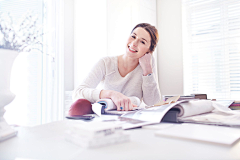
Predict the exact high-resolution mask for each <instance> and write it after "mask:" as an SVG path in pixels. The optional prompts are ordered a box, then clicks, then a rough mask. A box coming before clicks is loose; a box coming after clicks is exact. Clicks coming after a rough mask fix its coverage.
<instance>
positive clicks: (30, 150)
mask: <svg viewBox="0 0 240 160" xmlns="http://www.w3.org/2000/svg"><path fill="white" fill-rule="evenodd" d="M66 129H67V120H64V121H58V122H53V123H48V124H44V125H40V126H36V127H19V129H18V135H17V136H16V137H14V138H11V139H9V140H6V141H3V142H1V143H0V159H15V158H24V159H51V160H53V159H58V160H61V159H64V160H66V159H104V160H107V159H109V160H110V159H111V160H112V159H240V152H239V151H240V142H237V143H236V144H234V145H233V146H224V145H218V144H212V143H206V142H196V141H191V140H183V139H175V138H166V137H157V136H155V135H154V132H155V131H156V130H151V129H146V128H139V129H133V130H128V131H127V132H129V133H130V135H131V140H130V142H125V143H121V144H115V145H110V146H105V147H101V148H95V149H86V148H81V147H79V146H77V145H75V144H72V143H70V142H67V141H66V140H65V131H66Z"/></svg>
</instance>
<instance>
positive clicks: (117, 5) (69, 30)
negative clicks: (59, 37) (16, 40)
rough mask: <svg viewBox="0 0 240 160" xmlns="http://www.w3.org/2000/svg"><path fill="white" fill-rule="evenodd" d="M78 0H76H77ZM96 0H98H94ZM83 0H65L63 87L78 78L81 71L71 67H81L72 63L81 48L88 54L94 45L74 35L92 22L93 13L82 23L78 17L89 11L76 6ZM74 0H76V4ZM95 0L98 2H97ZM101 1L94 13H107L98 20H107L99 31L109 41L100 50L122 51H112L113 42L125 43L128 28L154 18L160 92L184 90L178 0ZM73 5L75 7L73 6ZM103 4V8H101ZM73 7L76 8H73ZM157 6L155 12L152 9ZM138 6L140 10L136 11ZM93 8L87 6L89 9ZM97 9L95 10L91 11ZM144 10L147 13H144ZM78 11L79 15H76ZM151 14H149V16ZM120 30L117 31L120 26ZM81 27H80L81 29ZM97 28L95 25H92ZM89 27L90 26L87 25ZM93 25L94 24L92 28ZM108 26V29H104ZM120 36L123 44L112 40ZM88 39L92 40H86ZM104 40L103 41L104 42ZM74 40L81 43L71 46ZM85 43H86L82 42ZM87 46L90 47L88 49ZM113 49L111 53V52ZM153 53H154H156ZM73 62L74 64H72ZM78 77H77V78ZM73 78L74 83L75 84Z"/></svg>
mask: <svg viewBox="0 0 240 160" xmlns="http://www.w3.org/2000/svg"><path fill="white" fill-rule="evenodd" d="M76 1H77V2H76ZM95 1H99V0H95ZM80 2H83V1H82V0H65V7H66V8H67V10H68V11H66V9H65V25H66V27H65V36H67V37H66V40H65V42H66V43H65V45H64V47H65V90H72V89H74V87H76V86H77V85H78V84H79V83H80V82H79V81H80V79H81V77H78V75H81V73H78V72H77V71H76V70H75V71H74V68H76V67H80V66H79V65H80V64H75V65H74V59H75V63H81V61H78V60H77V57H78V55H79V54H81V48H82V47H83V48H85V49H84V50H82V51H85V52H84V53H82V54H86V57H87V54H88V53H89V52H90V51H93V50H92V49H94V48H95V46H92V45H91V43H92V42H94V41H87V43H86V44H81V42H80V41H79V39H80V38H81V36H80V37H79V38H76V35H81V33H84V32H86V31H87V30H86V29H87V28H88V26H90V24H91V23H93V21H91V20H93V19H95V18H94V16H93V15H92V16H90V18H88V19H85V22H87V23H85V26H84V25H83V26H81V25H82V24H81V23H80V18H81V16H85V17H86V16H88V15H89V13H82V12H81V10H80V9H81V7H80V8H79V7H78V5H80V4H79V3H80ZM75 3H76V4H75ZM92 3H93V2H92V1H91V3H90V2H89V6H91V4H92ZM97 3H98V2H97ZM99 3H100V4H97V5H96V4H95V5H94V6H98V7H97V8H95V9H97V10H102V12H101V13H100V14H99V15H97V16H98V18H99V16H101V15H102V16H104V14H106V17H105V18H107V19H109V21H108V22H107V19H104V17H100V20H101V19H103V21H101V22H102V23H98V24H101V25H105V24H103V23H104V22H107V23H106V24H107V25H106V26H103V27H106V30H104V31H103V33H102V35H103V36H104V34H106V37H104V38H103V41H105V42H106V43H108V46H107V47H106V48H102V50H103V51H106V54H108V55H114V54H118V53H121V51H118V52H116V53H115V52H114V50H115V46H116V45H124V44H125V42H126V39H127V37H126V38H125V36H128V34H130V31H129V29H130V30H131V29H132V27H133V26H134V25H135V24H137V23H140V22H148V23H151V24H153V25H154V19H155V20H156V19H157V21H155V23H156V26H157V28H158V31H159V37H160V39H159V43H158V47H157V49H156V52H157V61H158V72H159V73H158V75H159V76H158V77H159V85H160V89H161V93H162V95H169V94H183V65H182V61H183V60H182V41H181V38H182V37H181V36H182V35H181V32H182V26H181V0H156V1H155V0H139V1H138V0H107V1H106V0H104V1H102V0H101V1H100V2H99ZM74 6H75V7H74ZM102 7H103V8H102ZM104 7H106V8H105V9H107V12H105V11H103V9H104ZM74 9H75V10H77V11H75V12H74ZM155 9H156V11H155V13H154V10H155ZM139 10H141V12H139ZM91 11H93V10H90V11H89V12H91ZM94 13H96V12H94ZM145 13H148V14H147V15H152V16H147V15H146V14H145ZM76 14H78V15H79V16H77V17H75V15H76ZM149 17H151V18H149ZM73 19H74V20H75V21H78V22H77V24H74V22H73ZM74 25H75V27H74V28H77V29H79V28H78V27H79V26H80V27H82V28H83V27H84V28H85V30H81V31H79V32H77V33H75V32H74V28H73V26H74ZM121 27H122V30H123V32H118V31H119V28H120V29H121ZM84 28H83V29H84ZM95 28H96V27H95ZM90 29H92V28H90ZM93 29H94V28H93ZM107 30H108V31H109V32H107ZM73 34H74V35H75V40H76V41H78V42H75V43H74V38H73V37H74V35H73ZM119 36H120V37H121V38H120V39H121V43H122V44H115V43H114V42H115V40H116V39H117V37H119ZM89 42H91V43H89ZM105 42H104V43H105ZM74 44H76V45H78V46H82V47H78V49H76V48H75V49H73V48H74ZM85 45H87V46H85ZM89 48H90V49H89ZM73 52H75V53H74V54H75V57H74V58H73ZM113 52H114V53H113ZM155 54H156V53H155ZM73 65H74V67H73ZM78 79H79V80H78ZM74 80H75V86H74Z"/></svg>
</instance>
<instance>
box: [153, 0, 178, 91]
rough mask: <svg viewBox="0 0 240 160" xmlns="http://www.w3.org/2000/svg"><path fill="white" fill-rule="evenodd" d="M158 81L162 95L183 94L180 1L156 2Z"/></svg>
mask: <svg viewBox="0 0 240 160" xmlns="http://www.w3.org/2000/svg"><path fill="white" fill-rule="evenodd" d="M157 28H158V31H159V43H158V47H157V48H158V77H159V78H158V79H159V85H160V89H161V93H162V95H172V94H177V95H178V94H180V95H181V94H183V59H182V34H181V33H182V23H181V0H157Z"/></svg>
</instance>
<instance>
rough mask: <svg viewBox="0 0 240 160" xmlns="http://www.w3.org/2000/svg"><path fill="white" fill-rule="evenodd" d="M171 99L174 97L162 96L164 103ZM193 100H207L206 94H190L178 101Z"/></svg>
mask: <svg viewBox="0 0 240 160" xmlns="http://www.w3.org/2000/svg"><path fill="white" fill-rule="evenodd" d="M171 97H174V95H165V96H163V100H164V101H166V100H167V99H169V98H171ZM193 99H207V94H191V95H185V96H180V97H179V99H178V101H181V100H193Z"/></svg>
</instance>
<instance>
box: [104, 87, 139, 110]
mask: <svg viewBox="0 0 240 160" xmlns="http://www.w3.org/2000/svg"><path fill="white" fill-rule="evenodd" d="M100 98H101V99H102V98H110V99H112V101H113V103H114V104H115V105H116V106H117V110H118V111H131V110H133V107H137V105H135V104H132V102H131V100H130V98H128V97H127V96H125V95H123V94H122V93H120V92H117V91H111V90H102V91H101V93H100Z"/></svg>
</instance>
